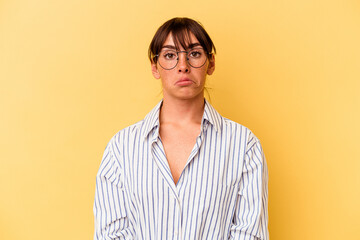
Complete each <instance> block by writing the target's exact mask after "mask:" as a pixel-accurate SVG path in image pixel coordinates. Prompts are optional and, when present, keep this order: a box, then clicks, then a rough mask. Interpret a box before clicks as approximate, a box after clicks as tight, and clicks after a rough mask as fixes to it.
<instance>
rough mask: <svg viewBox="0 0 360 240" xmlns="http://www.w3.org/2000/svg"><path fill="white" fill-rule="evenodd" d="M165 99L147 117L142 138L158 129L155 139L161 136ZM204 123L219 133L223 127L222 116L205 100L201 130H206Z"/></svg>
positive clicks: (154, 134)
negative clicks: (160, 127)
mask: <svg viewBox="0 0 360 240" xmlns="http://www.w3.org/2000/svg"><path fill="white" fill-rule="evenodd" d="M162 102H163V99H161V100H160V102H159V103H158V104H157V105H156V106H155V107H154V108H153V109H152V110H151V111H150V112H149V113H148V114H147V115H146V116H145V118H144V122H143V125H142V129H141V136H142V138H146V137H147V136H148V135H149V133H150V132H151V131H152V130H153V129H154V128H156V132H154V133H153V135H152V136H153V137H156V138H157V137H158V135H159V114H160V108H161V105H162ZM204 122H209V123H210V124H211V125H212V126H213V127H214V129H215V130H216V131H217V132H219V131H221V126H222V116H221V115H220V114H219V113H218V112H217V111H216V110H215V108H214V107H213V106H212V105H211V104H210V103H209V102H208V101H207V100H206V99H205V106H204V114H203V118H202V122H201V128H202V129H201V130H203V129H204Z"/></svg>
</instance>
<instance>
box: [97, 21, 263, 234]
mask: <svg viewBox="0 0 360 240" xmlns="http://www.w3.org/2000/svg"><path fill="white" fill-rule="evenodd" d="M214 54H215V46H214V45H213V42H212V41H211V38H210V37H209V35H208V34H207V33H206V31H205V29H204V28H203V27H202V26H201V25H200V24H199V23H198V22H196V21H194V20H192V19H189V18H174V19H171V20H169V21H167V22H165V23H164V24H163V25H162V26H161V27H160V28H159V29H158V30H157V32H156V34H155V36H154V38H153V40H152V42H151V44H150V47H149V58H150V61H151V69H152V74H153V76H154V77H155V78H157V79H161V82H162V87H163V99H162V100H161V101H160V103H159V104H158V105H157V106H156V107H155V108H154V109H153V110H152V111H151V112H150V113H149V114H148V115H147V116H146V117H145V119H144V120H142V121H140V122H138V123H136V124H134V125H131V126H129V127H127V128H125V129H123V130H121V131H120V132H118V133H117V134H116V135H115V136H114V137H113V138H112V139H111V140H110V142H109V144H108V145H107V147H106V149H105V153H104V157H103V160H102V163H101V166H100V169H99V172H98V174H97V181H96V194H95V203H94V214H95V236H94V238H95V239H269V235H268V227H267V226H268V214H267V202H268V201H267V179H268V176H267V166H266V161H265V157H264V154H263V151H262V148H261V145H260V142H259V140H258V139H257V138H256V137H255V136H254V134H253V133H252V132H251V131H250V130H249V129H247V128H246V127H244V126H242V125H240V124H238V123H235V122H233V121H231V120H228V119H226V118H223V117H222V116H221V115H220V114H219V113H218V112H217V111H216V110H215V109H214V108H213V107H212V106H211V105H210V104H209V102H208V101H207V100H206V99H205V98H204V86H205V81H206V76H207V75H211V74H212V73H213V72H214V70H215V57H214Z"/></svg>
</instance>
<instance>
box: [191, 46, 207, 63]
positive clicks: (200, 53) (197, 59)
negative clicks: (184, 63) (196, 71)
mask: <svg viewBox="0 0 360 240" xmlns="http://www.w3.org/2000/svg"><path fill="white" fill-rule="evenodd" d="M206 59H207V56H206V53H205V51H204V49H202V48H194V49H191V50H190V51H189V53H188V61H189V64H190V65H191V66H192V67H194V68H199V67H202V66H203V65H204V64H205V62H206Z"/></svg>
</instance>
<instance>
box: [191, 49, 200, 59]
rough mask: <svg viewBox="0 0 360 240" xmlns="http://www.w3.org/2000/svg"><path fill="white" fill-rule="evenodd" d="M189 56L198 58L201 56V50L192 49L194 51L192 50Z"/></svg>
mask: <svg viewBox="0 0 360 240" xmlns="http://www.w3.org/2000/svg"><path fill="white" fill-rule="evenodd" d="M189 56H190V57H192V58H198V57H200V56H201V52H200V51H192V52H190V54H189Z"/></svg>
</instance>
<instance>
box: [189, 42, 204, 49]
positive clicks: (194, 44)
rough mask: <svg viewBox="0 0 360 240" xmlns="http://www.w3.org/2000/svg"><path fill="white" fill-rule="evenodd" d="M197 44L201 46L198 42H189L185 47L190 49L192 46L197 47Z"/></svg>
mask: <svg viewBox="0 0 360 240" xmlns="http://www.w3.org/2000/svg"><path fill="white" fill-rule="evenodd" d="M197 46H201V44H200V43H198V42H197V43H190V44H189V46H188V47H187V48H188V49H191V48H194V47H197Z"/></svg>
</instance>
